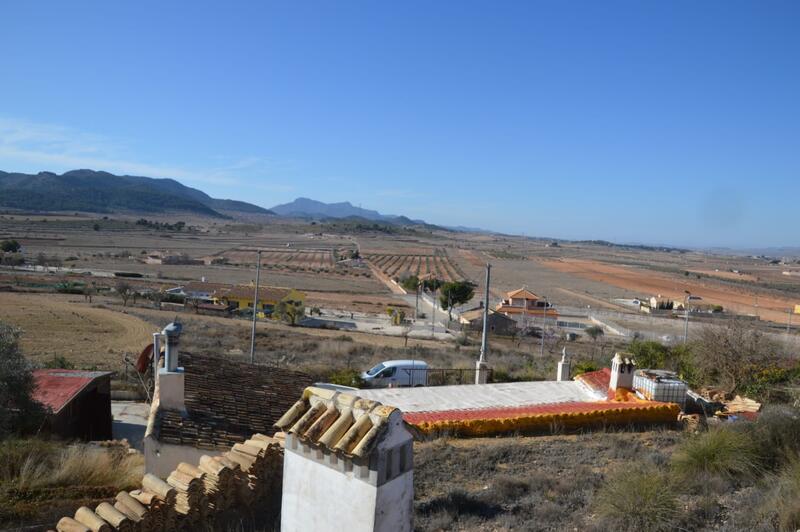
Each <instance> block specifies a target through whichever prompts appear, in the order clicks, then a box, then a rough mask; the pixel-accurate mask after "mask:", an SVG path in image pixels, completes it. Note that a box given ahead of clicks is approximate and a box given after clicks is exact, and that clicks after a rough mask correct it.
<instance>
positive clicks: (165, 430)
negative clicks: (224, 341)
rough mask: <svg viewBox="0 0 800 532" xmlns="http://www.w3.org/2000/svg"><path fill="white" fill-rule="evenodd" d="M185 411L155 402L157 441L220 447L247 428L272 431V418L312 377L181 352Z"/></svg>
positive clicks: (248, 430)
mask: <svg viewBox="0 0 800 532" xmlns="http://www.w3.org/2000/svg"><path fill="white" fill-rule="evenodd" d="M181 364H182V365H183V367H184V371H185V372H186V376H185V387H186V388H185V389H186V392H185V394H186V413H185V414H182V413H181V412H178V411H174V410H166V409H163V408H160V409H159V410H158V412H157V414H156V420H155V426H154V429H155V435H156V437H157V438H158V440H159V441H162V442H165V443H173V444H176V445H191V446H193V447H197V448H200V449H208V450H221V449H224V448H229V447H231V445H233V444H234V443H241V442H243V441H245V440H246V439H247V438H248V437H249V436H250V435H251V434H253V433H256V432H258V433H264V434H273V433H274V432H275V430H274V429H273V428H272V426H273V423H275V421H276V420H277V419H278V418H279V417H280V416H281V415H282V414H283V413H284V412H285V411H286V409H287V408H289V407H290V406H291V405H292V403H293V401H294V400H295V397H297V396H298V394H300V393H302V391H303V389H304V388H305V387H306V386H308V385H309V384H312V383H313V379H312V378H311V377H310V376H309V375H306V374H305V373H301V372H299V371H291V370H287V369H283V368H276V367H269V366H259V365H255V366H254V365H252V364H248V363H244V362H237V361H232V360H229V359H223V358H219V357H214V356H208V355H194V354H190V353H181Z"/></svg>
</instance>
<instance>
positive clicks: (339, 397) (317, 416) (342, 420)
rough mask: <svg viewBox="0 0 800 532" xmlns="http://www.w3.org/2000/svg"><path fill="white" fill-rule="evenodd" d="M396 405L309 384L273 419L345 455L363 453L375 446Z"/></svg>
mask: <svg viewBox="0 0 800 532" xmlns="http://www.w3.org/2000/svg"><path fill="white" fill-rule="evenodd" d="M395 413H397V414H398V415H399V414H400V411H399V410H398V409H397V408H394V407H391V406H386V405H383V404H381V403H378V402H376V401H370V400H368V399H362V398H360V397H357V396H355V395H351V394H349V393H341V392H336V391H333V390H327V389H322V388H315V387H308V388H306V389H305V391H304V392H303V397H302V398H301V399H300V400H299V401H297V402H296V403H295V404H294V405H292V407H291V408H289V409H288V410H287V411H286V413H285V414H284V415H283V416H282V417H281V418H280V419H279V420H278V421H277V422H275V426H276V427H277V428H279V429H281V430H283V431H284V432H286V433H287V434H292V435H294V436H296V437H297V438H298V439H299V440H300V441H302V442H304V443H307V444H310V445H312V446H315V447H325V448H327V449H328V450H330V451H332V452H335V453H338V454H343V455H346V456H348V457H359V458H361V457H364V456H367V455H368V454H369V453H370V451H371V450H372V449H373V448H374V447H375V444H376V443H377V442H378V440H379V439H380V437H381V435H382V434H383V432H384V430H385V429H386V427H387V426H388V420H389V417H390V416H392V415H393V414H395Z"/></svg>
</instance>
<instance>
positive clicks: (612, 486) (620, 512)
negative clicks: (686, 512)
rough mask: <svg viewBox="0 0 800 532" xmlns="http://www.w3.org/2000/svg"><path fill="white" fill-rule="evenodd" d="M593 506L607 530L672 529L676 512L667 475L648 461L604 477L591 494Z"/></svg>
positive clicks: (675, 498) (676, 516)
mask: <svg viewBox="0 0 800 532" xmlns="http://www.w3.org/2000/svg"><path fill="white" fill-rule="evenodd" d="M595 507H596V510H597V513H598V515H599V516H600V517H601V519H603V520H604V521H605V522H606V523H605V524H606V525H607V527H608V529H609V530H612V529H613V530H636V531H639V530H648V531H651V530H652V531H660V530H672V529H674V528H675V525H676V521H677V520H678V517H679V515H680V514H679V511H678V499H677V496H676V495H675V492H674V489H673V486H672V484H671V482H670V481H669V478H668V477H667V475H666V474H664V473H663V472H662V471H660V470H659V469H657V468H656V467H654V466H648V465H637V466H635V467H631V468H628V469H623V470H622V471H620V472H619V473H618V474H616V475H614V476H612V477H611V478H609V479H607V481H606V483H605V484H604V485H603V486H602V487H601V488H600V490H598V492H597V495H596V496H595Z"/></svg>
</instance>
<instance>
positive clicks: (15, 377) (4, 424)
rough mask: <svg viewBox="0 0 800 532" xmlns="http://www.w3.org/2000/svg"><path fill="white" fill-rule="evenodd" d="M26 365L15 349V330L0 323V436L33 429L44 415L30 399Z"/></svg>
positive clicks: (31, 387)
mask: <svg viewBox="0 0 800 532" xmlns="http://www.w3.org/2000/svg"><path fill="white" fill-rule="evenodd" d="M34 387H35V383H34V380H33V372H32V371H31V367H30V364H29V363H28V361H27V360H25V357H23V356H22V352H21V351H20V350H19V331H18V330H17V329H14V328H13V327H10V326H8V325H6V324H4V323H2V322H0V438H2V437H3V436H6V435H8V434H10V433H12V432H28V431H29V430H32V429H35V428H36V427H37V426H38V425H39V424H40V422H41V420H42V417H43V416H44V414H45V410H44V407H43V406H42V405H41V404H39V403H37V402H36V401H35V400H34V399H33V390H34Z"/></svg>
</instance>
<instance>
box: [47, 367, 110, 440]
mask: <svg viewBox="0 0 800 532" xmlns="http://www.w3.org/2000/svg"><path fill="white" fill-rule="evenodd" d="M33 379H34V386H35V387H34V391H33V398H34V399H35V400H36V401H38V402H39V403H41V404H43V405H44V406H45V407H46V408H48V409H49V410H50V413H49V415H48V417H47V421H46V428H47V429H48V430H49V432H51V433H52V434H56V435H58V436H61V437H62V438H68V439H72V438H78V439H81V440H86V441H90V440H110V439H111V438H112V429H111V424H112V416H111V373H110V372H107V371H82V370H74V369H37V370H34V372H33Z"/></svg>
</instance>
